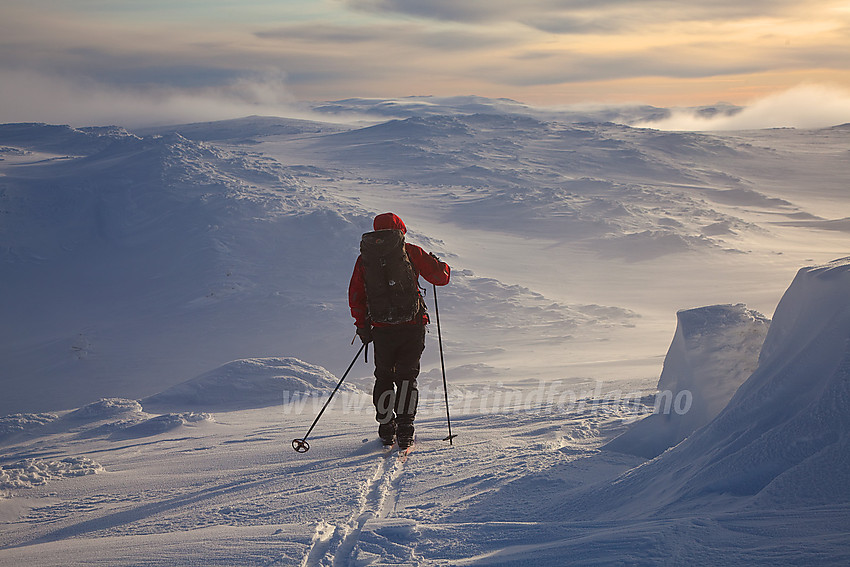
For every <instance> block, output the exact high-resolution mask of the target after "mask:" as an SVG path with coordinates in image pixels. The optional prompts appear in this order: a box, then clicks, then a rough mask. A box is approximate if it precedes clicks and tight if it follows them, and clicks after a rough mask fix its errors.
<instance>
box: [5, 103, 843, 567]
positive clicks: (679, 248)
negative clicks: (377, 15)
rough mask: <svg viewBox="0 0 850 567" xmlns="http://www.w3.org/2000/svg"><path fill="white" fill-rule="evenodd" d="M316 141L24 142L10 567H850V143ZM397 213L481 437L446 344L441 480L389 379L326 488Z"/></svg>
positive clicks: (595, 130) (446, 131)
mask: <svg viewBox="0 0 850 567" xmlns="http://www.w3.org/2000/svg"><path fill="white" fill-rule="evenodd" d="M316 111H317V112H324V113H326V114H327V116H328V121H327V122H326V123H325V122H307V121H301V120H289V119H283V118H262V117H251V118H246V119H241V120H235V121H227V122H220V123H207V124H193V125H187V126H175V127H169V128H158V129H151V130H145V131H137V132H133V133H131V132H127V131H125V130H122V129H120V128H91V129H71V128H67V127H61V126H47V125H32V124H26V125H21V124H17V125H12V124H7V125H0V158H2V160H1V161H0V262H2V264H3V270H2V275H0V283H2V289H3V290H4V293H2V294H0V313H3V325H2V327H0V333H2V335H0V373H2V374H0V375H2V380H3V383H2V390H3V396H2V397H0V416H5V417H0V466H2V469H1V470H0V524H2V530H0V565H20V564H29V563H33V564H39V565H83V564H85V565H90V564H98V563H102V564H107V565H189V564H203V565H215V564H221V565H272V564H281V565H369V564H374V565H380V564H413V565H464V564H482V565H526V564H535V565H562V564H565V563H569V564H579V565H591V564H622V565H635V564H641V565H642V564H646V565H652V564H671V565H672V564H676V565H681V564H712V565H719V564H737V565H752V564H763V565H782V564H800V565H802V564H807V565H808V564H846V563H847V562H848V561H850V529H848V527H847V526H848V525H850V494H848V492H847V488H846V487H847V486H850V483H848V480H850V478H848V477H850V461H848V458H847V455H848V454H850V453H848V450H847V446H846V444H847V432H848V430H850V427H848V423H850V420H848V415H850V414H848V410H847V409H846V408H847V407H848V401H850V400H849V399H848V397H850V395H848V392H847V391H846V384H847V363H846V353H845V350H846V344H847V339H848V337H850V313H848V311H847V307H846V306H847V305H850V301H848V299H850V263H848V261H846V260H844V261H836V262H834V263H832V264H830V263H829V262H830V261H832V260H834V259H836V258H841V257H844V256H847V249H848V246H847V245H848V238H847V237H848V231H850V221H848V218H850V200H848V199H847V187H846V180H847V178H848V173H850V171H848V170H850V160H848V158H850V128H848V127H847V126H836V127H834V128H827V129H822V130H792V129H779V130H764V131H751V132H728V133H712V134H704V133H690V132H663V131H658V130H651V129H640V128H633V127H629V126H626V125H624V124H626V123H632V122H645V121H647V120H652V119H658V118H663V117H664V115H665V111H664V110H663V109H652V108H627V109H626V108H624V109H619V110H616V109H604V110H596V111H594V110H591V109H589V110H588V111H587V112H585V113H582V114H581V115H576V114H567V113H558V112H555V111H551V110H549V111H541V110H538V109H533V108H529V107H526V106H524V105H520V104H518V103H514V102H512V101H490V100H487V99H479V98H471V97H459V98H455V99H429V98H417V99H408V100H403V101H381V100H350V101H337V102H335V103H328V104H324V105H318V106H317V108H316ZM721 111H725V112H731V111H734V109H721ZM355 115H356V116H357V117H359V120H360V122H357V123H354V125H352V124H353V123H352V121H351V117H352V116H355ZM343 118H344V120H345V122H344V123H343V122H342V119H343ZM610 120H614V121H618V122H621V124H615V123H613V122H609V121H610ZM385 211H393V212H396V213H397V214H399V215H400V216H402V218H403V219H404V220H405V222H406V224H407V226H408V228H409V229H410V232H409V233H408V239H409V240H410V241H412V242H415V243H417V244H419V245H421V246H423V247H424V248H425V249H426V250H429V251H433V252H435V253H437V254H438V255H440V256H441V257H443V258H444V259H445V260H446V261H447V262H448V263H449V264H450V265H451V266H452V268H453V275H452V281H451V283H450V285H449V286H447V287H445V288H440V289H439V297H438V299H439V306H440V318H441V323H442V328H443V340H444V346H445V355H446V364H447V368H446V374H447V377H448V383H449V394H450V403H451V409H452V418H453V420H452V427H453V432H454V433H457V434H458V437H457V438H456V439H455V440H454V444H453V445H449V444H448V443H447V442H444V441H443V437H445V435H446V419H445V403H444V400H443V388H442V379H441V371H440V366H439V356H438V352H437V348H436V329H435V328H433V327H434V326H433V325H432V329H431V333H430V334H429V336H428V347H427V349H426V353H425V356H424V358H423V373H422V377H421V380H420V383H421V390H422V404H421V409H420V414H419V417H418V419H417V423H418V430H417V433H418V443H417V447H416V450H415V452H414V454H413V456H411V457H410V458H409V459H408V460H407V461H400V460H398V459H396V458H395V457H394V456H389V457H388V456H387V455H385V454H384V453H383V452H382V450H381V448H380V446H379V444H378V441H377V439H376V435H375V433H376V431H375V430H376V427H375V424H374V422H373V419H372V418H373V412H372V410H371V408H370V396H369V394H368V392H369V391H370V388H371V385H370V376H369V375H370V368H369V365H367V364H363V362H362V361H360V362H358V363H357V364H356V365H355V366H354V367H353V369H352V371H351V374H350V376H349V378H348V379H347V381H346V384H345V385H344V388H343V389H341V390H340V392H339V394H338V398H335V401H334V403H333V404H332V405H331V406H330V408H329V409H328V411H327V412H326V413H325V414H324V416H323V417H322V420H321V421H320V422H319V424H318V425H317V427H316V429H315V430H314V432H313V434H312V435H311V436H310V441H311V445H312V449H311V450H310V451H309V452H307V453H303V454H299V453H296V452H294V451H293V450H292V448H291V447H290V441H291V440H292V439H294V438H297V437H302V436H303V435H304V433H305V432H306V430H307V428H308V427H309V425H310V423H311V422H312V420H313V418H314V417H315V415H316V414H317V412H318V411H319V409H321V407H322V404H323V403H324V401H325V400H326V398H325V396H326V395H327V394H328V393H329V392H330V391H331V390H332V389H333V387H334V385H335V383H336V381H337V380H338V377H339V376H341V374H342V371H343V370H345V368H346V367H347V365H348V364H349V363H350V362H351V360H352V358H353V357H354V355H355V353H356V348H357V347H356V345H351V344H350V342H351V338H352V337H353V334H354V333H353V326H352V323H351V318H350V316H349V314H348V310H347V305H346V291H347V285H348V278H349V276H350V273H351V270H352V268H353V264H354V260H355V258H356V255H357V246H358V242H359V236H360V234H361V233H362V232H365V231H367V230H369V229H370V226H371V219H372V217H373V216H374V214H376V213H380V212H385ZM805 266H813V267H812V268H808V269H805V270H802V271H800V272H799V274H798V275H797V277H796V279H794V282H793V285H791V286H790V288H789V284H790V282H791V281H792V278H794V274H795V273H797V272H798V270H799V269H800V268H803V267H805ZM786 290H787V292H786ZM433 293H434V292H433V290H432V289H428V294H427V296H426V301H427V302H428V304H429V306H430V308H431V310H432V311H433V305H434V303H433V300H434V298H433ZM780 299H782V301H781V303H780ZM777 305H778V306H777ZM677 313H678V317H677ZM762 314H763V315H762ZM769 320H770V321H769ZM677 323H678V325H677ZM765 334H766V339H765ZM671 340H672V343H671ZM762 342H764V348H763V349H762V348H761V346H762ZM665 353H667V354H666V362H665ZM662 367H663V373H662ZM751 373H752V377H750V374H751ZM741 384H743V385H742V386H741ZM656 386H658V388H659V389H660V390H662V391H668V394H667V397H663V396H659V397H658V398H657V399H656V398H655V397H654V394H655V391H656ZM739 386H741V387H740V388H739ZM683 392H687V394H683ZM656 409H658V410H659V411H660V412H661V414H660V415H650V414H652V412H653V411H655V410H656ZM643 418H646V419H644V420H643V421H640V422H637V421H638V420H640V419H643ZM636 422H637V423H636ZM686 436H687V438H686V439H685V441H683V442H682V443H679V444H678V445H676V446H675V447H674V448H672V449H669V450H667V451H666V452H662V451H664V450H665V449H667V448H668V447H670V446H671V445H674V444H676V443H678V441H680V440H681V439H682V438H684V437H686ZM658 453H661V454H660V455H658V456H657V457H656V458H655V459H653V460H650V461H647V460H646V458H645V457H650V456H654V455H657V454H658ZM640 455H643V456H640Z"/></svg>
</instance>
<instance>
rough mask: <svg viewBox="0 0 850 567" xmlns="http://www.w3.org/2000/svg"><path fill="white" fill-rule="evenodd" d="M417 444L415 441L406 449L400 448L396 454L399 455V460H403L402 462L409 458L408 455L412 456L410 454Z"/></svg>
mask: <svg viewBox="0 0 850 567" xmlns="http://www.w3.org/2000/svg"><path fill="white" fill-rule="evenodd" d="M415 446H416V444H415V443H413V444H411V445H410V446H409V447H406V448H404V449H401V448H399V450H398V452H397V453H396V456H397V457H398V460H399V461H401V462H402V463H405V462H407V458H408V457H409V456H410V454H411V453H412V452H413V448H414V447H415Z"/></svg>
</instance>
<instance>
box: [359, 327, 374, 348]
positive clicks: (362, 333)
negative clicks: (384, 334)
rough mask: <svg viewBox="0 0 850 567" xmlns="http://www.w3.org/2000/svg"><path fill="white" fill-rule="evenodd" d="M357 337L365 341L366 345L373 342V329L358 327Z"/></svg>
mask: <svg viewBox="0 0 850 567" xmlns="http://www.w3.org/2000/svg"><path fill="white" fill-rule="evenodd" d="M357 336H358V337H360V340H361V341H363V344H364V345H368V344H369V343H371V342H372V329H371V328H369V327H357Z"/></svg>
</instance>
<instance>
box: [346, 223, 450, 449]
mask: <svg viewBox="0 0 850 567" xmlns="http://www.w3.org/2000/svg"><path fill="white" fill-rule="evenodd" d="M373 227H374V230H375V232H370V233H366V234H364V235H363V240H362V241H361V245H360V256H358V258H357V262H356V263H355V265H354V273H353V274H352V275H351V282H350V283H349V287H348V303H349V306H350V307H351V315H352V317H354V324H355V325H356V326H357V335H358V336H359V337H360V340H361V341H363V343H364V344H369V343H370V342H372V343H374V358H375V386H374V389H373V390H372V402H373V404H374V406H375V412H376V414H375V419H376V420H377V421H378V423H379V426H378V436H379V437H380V438H381V441H382V442H383V443H384V444H385V445H392V444H393V442H394V441H397V442H398V446H399V448H400V449H407V448H409V447H410V446H411V445H412V444H413V433H414V426H413V421H414V419H415V417H416V408H417V405H418V401H419V390H418V389H417V384H416V377H417V376H418V375H419V359H420V357H421V356H422V352H423V351H424V350H425V325H427V324H428V322H429V319H428V313H427V311H426V310H425V302H424V301H423V300H422V296H421V295H420V293H419V286H418V281H419V276H420V275H421V276H422V277H423V278H425V280H427V281H428V282H429V283H432V284H434V285H446V284H447V283H449V277H450V275H451V269H450V268H449V266H448V265H447V264H445V263H444V262H441V261H440V260H439V259H438V258H437V257H436V256H435V255H433V254H428V253H426V252H425V251H424V250H423V249H422V248H420V247H419V246H416V245H415V244H409V243H406V242H404V234H405V233H407V227H406V226H405V225H404V222H403V221H402V220H401V219H400V218H399V217H398V216H396V215H395V214H393V213H383V214H380V215H378V216H376V217H375V220H374V223H373ZM393 248H396V249H397V251H398V253H397V254H396V255H393V254H392V249H393ZM376 249H378V252H376Z"/></svg>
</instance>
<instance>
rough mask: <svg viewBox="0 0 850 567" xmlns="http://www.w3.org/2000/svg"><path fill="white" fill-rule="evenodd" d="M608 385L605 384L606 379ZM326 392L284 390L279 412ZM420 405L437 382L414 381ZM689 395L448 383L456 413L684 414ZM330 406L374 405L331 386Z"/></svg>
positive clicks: (316, 402)
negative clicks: (333, 390) (423, 384)
mask: <svg viewBox="0 0 850 567" xmlns="http://www.w3.org/2000/svg"><path fill="white" fill-rule="evenodd" d="M609 386H610V384H609ZM329 395H330V392H315V391H313V392H289V391H285V392H283V395H282V400H281V401H282V410H283V412H284V413H285V414H291V415H300V414H302V413H313V412H316V411H319V410H320V409H321V408H322V407H323V406H324V405H325V404H326V403H327V401H328V397H329ZM418 402H419V403H418V405H419V407H420V408H425V407H431V406H432V405H441V404H444V403H445V397H444V392H443V390H442V389H441V388H429V387H420V388H419V389H418ZM393 403H394V400H393V398H392V397H388V396H383V397H382V398H381V399H380V400H379V404H380V405H381V406H382V408H380V409H382V410H386V409H387V408H390V407H393ZM693 403H694V396H693V393H692V392H691V391H690V390H680V391H676V392H674V391H672V390H661V391H658V392H655V393H649V392H647V391H638V390H634V391H624V390H622V389H619V388H610V389H606V385H605V383H604V382H602V381H598V382H596V383H595V385H594V386H593V387H587V386H585V387H579V388H574V387H569V386H567V385H565V383H564V382H563V381H560V380H557V381H554V382H545V381H541V382H540V383H538V385H537V386H536V387H513V386H506V385H504V384H502V383H496V384H493V385H484V386H480V387H472V386H461V387H455V388H453V389H452V392H451V394H450V395H449V405H450V407H451V408H452V412H453V413H456V414H482V415H488V414H506V413H512V412H519V411H525V412H541V413H563V414H571V413H581V414H587V413H591V414H593V413H597V412H599V413H601V412H605V413H610V412H611V411H612V408H616V409H617V410H618V411H619V412H621V413H624V414H629V415H630V416H631V417H633V418H634V419H640V418H641V417H644V416H646V415H650V414H661V415H672V414H675V415H680V416H681V415H685V414H687V413H688V412H689V411H690V410H691V408H692V407H693ZM329 408H333V410H334V411H337V412H339V411H342V412H345V413H362V412H369V411H374V409H375V407H374V405H373V401H372V396H371V394H369V393H365V392H362V391H357V392H351V391H340V392H337V394H336V395H335V397H334V399H333V401H332V402H331V404H330V405H329Z"/></svg>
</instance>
